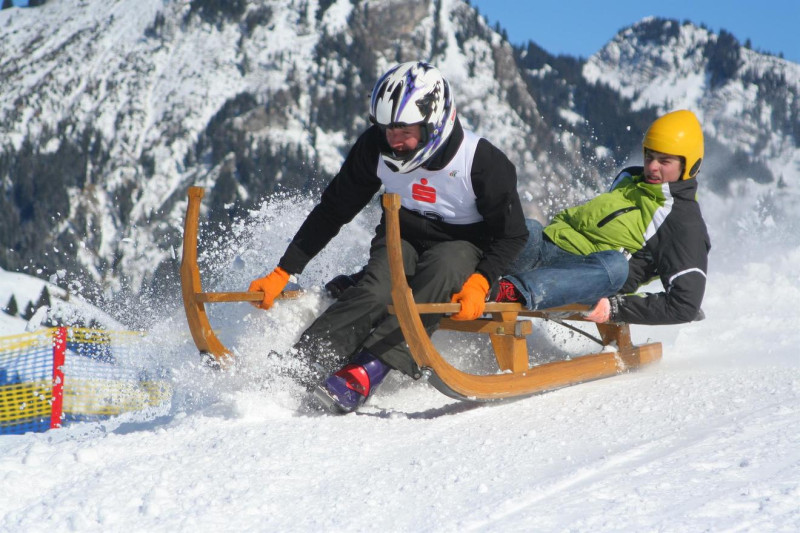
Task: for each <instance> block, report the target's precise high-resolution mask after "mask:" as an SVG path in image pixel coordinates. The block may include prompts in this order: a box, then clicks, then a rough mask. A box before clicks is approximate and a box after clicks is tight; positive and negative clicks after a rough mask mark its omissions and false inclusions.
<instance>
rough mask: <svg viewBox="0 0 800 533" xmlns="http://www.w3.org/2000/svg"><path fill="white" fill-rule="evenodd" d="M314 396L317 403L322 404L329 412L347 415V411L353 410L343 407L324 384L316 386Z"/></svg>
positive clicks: (324, 409)
mask: <svg viewBox="0 0 800 533" xmlns="http://www.w3.org/2000/svg"><path fill="white" fill-rule="evenodd" d="M312 397H313V398H314V400H316V401H317V403H319V404H320V406H322V408H323V411H328V412H329V413H332V414H335V415H346V414H347V413H352V411H348V410H347V409H345V408H344V407H342V406H341V405H340V404H339V402H337V401H336V399H335V398H334V397H333V396H331V395H330V393H328V390H327V389H326V388H325V387H323V386H322V385H317V386H316V387H315V388H314V392H313V393H312Z"/></svg>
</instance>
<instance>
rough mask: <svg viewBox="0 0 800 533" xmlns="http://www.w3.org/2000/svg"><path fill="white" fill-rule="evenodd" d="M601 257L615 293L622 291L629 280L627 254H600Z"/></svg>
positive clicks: (609, 252)
mask: <svg viewBox="0 0 800 533" xmlns="http://www.w3.org/2000/svg"><path fill="white" fill-rule="evenodd" d="M600 255H601V260H602V261H603V265H604V266H605V267H606V271H607V272H608V279H609V281H610V283H611V285H612V286H613V287H614V290H615V291H618V290H620V289H621V288H622V286H623V285H625V281H626V280H627V279H628V259H627V258H626V257H625V254H623V253H622V252H618V251H616V250H609V251H606V252H600Z"/></svg>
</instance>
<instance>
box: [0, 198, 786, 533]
mask: <svg viewBox="0 0 800 533" xmlns="http://www.w3.org/2000/svg"><path fill="white" fill-rule="evenodd" d="M756 196H757V191H754V192H753V195H752V196H751V201H743V200H736V201H734V200H730V199H722V198H717V197H713V196H708V197H705V198H701V200H702V203H703V206H704V210H705V212H706V215H707V218H708V220H709V226H710V231H711V236H712V242H713V245H714V247H713V249H712V254H711V266H710V274H709V285H708V291H707V294H706V298H705V302H704V305H703V308H704V310H705V313H706V316H707V318H706V320H705V321H702V322H698V323H692V324H688V325H684V326H675V327H672V326H669V327H636V326H634V328H633V334H634V337H635V339H634V340H637V341H643V340H646V339H648V338H651V339H654V340H660V341H662V342H663V344H664V357H663V361H662V362H661V363H659V364H657V365H655V366H653V367H650V368H647V369H645V370H643V371H640V372H638V373H634V374H626V375H621V376H618V377H615V378H611V379H606V380H601V381H596V382H592V383H588V384H583V385H580V386H575V387H571V388H566V389H562V390H558V391H554V392H550V393H547V394H543V395H539V396H534V397H530V398H527V399H522V400H518V401H511V402H506V403H500V404H493V405H474V404H466V403H458V402H454V401H452V400H450V399H448V398H446V397H444V396H442V395H441V394H439V393H438V392H436V391H435V390H434V389H433V388H431V387H430V386H428V385H427V384H424V383H415V382H412V381H411V380H409V379H405V378H403V377H401V376H396V375H391V376H390V377H389V378H388V380H387V382H386V383H385V384H384V385H383V386H382V388H381V389H379V390H378V392H377V393H376V394H375V396H374V398H373V399H372V400H371V402H370V403H369V404H368V405H367V406H365V408H364V409H363V410H362V411H361V412H359V413H357V414H351V415H347V416H340V417H335V416H328V415H322V414H318V413H313V412H308V411H307V410H305V409H304V408H303V401H302V399H301V394H300V392H299V388H298V387H296V386H295V385H293V384H292V383H291V382H289V381H287V380H285V379H283V378H280V377H276V374H275V373H274V366H275V365H274V364H273V363H271V362H269V360H268V358H267V357H266V355H267V353H268V352H269V350H271V349H275V350H281V349H284V348H286V347H287V346H289V345H290V344H291V343H292V341H293V339H294V338H296V336H297V335H298V334H299V333H300V331H301V330H302V328H303V327H304V325H306V324H308V323H309V321H310V320H311V319H312V318H313V316H314V315H315V314H317V313H319V312H320V310H321V309H322V308H323V307H324V306H325V305H327V304H328V303H329V300H328V299H327V298H326V297H324V296H323V295H322V294H321V292H320V291H319V290H312V291H311V292H310V293H309V294H308V295H307V296H306V297H304V298H303V299H301V300H298V301H294V302H280V303H279V304H278V305H277V306H276V307H275V308H274V309H272V310H270V311H269V312H263V311H259V310H256V309H253V308H251V307H250V306H248V305H246V304H220V306H219V307H213V308H211V315H212V323H213V324H214V325H215V327H218V328H219V335H220V337H221V338H222V339H223V341H224V342H225V343H226V344H227V345H228V346H229V347H231V348H233V349H235V351H236V352H237V354H238V356H239V361H240V362H239V365H238V366H237V367H236V368H235V369H233V370H231V371H225V372H214V371H209V370H207V369H205V368H203V367H202V366H200V365H199V363H198V359H197V357H196V353H195V350H194V349H193V345H192V343H191V339H190V338H189V336H188V331H187V329H186V326H185V321H184V318H183V314H182V309H180V308H159V307H158V303H157V302H154V303H153V308H152V310H155V312H154V315H158V317H157V318H158V319H157V320H154V321H153V326H152V327H151V328H150V329H149V332H148V333H149V335H148V340H146V341H144V342H146V343H149V347H148V350H149V352H150V353H152V354H154V356H155V359H156V360H157V361H158V364H160V365H162V366H163V367H164V368H167V369H169V371H170V375H171V376H172V381H173V383H172V385H173V388H174V391H175V395H174V397H173V401H172V405H171V406H169V407H168V409H166V410H164V411H163V412H160V413H155V414H152V413H151V414H150V415H149V416H144V415H128V416H126V417H122V418H118V419H114V420H110V421H107V422H104V423H92V424H90V423H85V424H80V425H73V426H69V427H66V428H64V429H61V430H56V431H50V432H47V433H42V434H27V435H22V436H5V437H2V438H0V487H2V488H1V489H0V530H3V531H81V532H84V531H193V532H194V531H341V530H356V531H368V530H370V531H592V532H595V531H685V532H695V531H752V532H764V531H787V532H789V531H798V530H800V354H799V351H798V346H800V306H798V305H797V302H798V301H800V275H799V274H798V272H799V270H798V268H797V265H798V264H800V237H798V231H797V229H798V222H799V221H800V214H798V213H797V208H796V207H794V212H789V213H788V215H787V214H784V215H780V212H779V210H774V211H769V212H765V211H764V210H763V202H761V203H759V202H757V201H756ZM756 204H758V205H761V206H762V209H761V210H759V209H758V208H756V207H755V206H756ZM787 205H790V206H791V205H796V203H793V202H789V203H787ZM310 206H311V204H310V201H309V200H307V199H305V200H301V201H300V202H297V201H293V200H291V199H288V200H287V199H282V200H278V201H276V202H274V203H273V204H271V205H270V206H267V207H265V208H264V209H263V210H262V211H261V212H260V213H255V214H254V218H253V220H251V221H249V222H248V223H247V224H242V225H241V226H240V227H239V228H237V229H236V231H234V233H233V235H232V238H231V239H230V240H229V241H226V242H223V243H220V244H219V245H216V246H215V245H211V246H210V248H209V249H208V250H207V251H206V253H205V255H204V256H203V265H204V266H203V268H204V270H203V273H204V276H205V277H206V279H213V280H214V281H213V282H209V283H208V285H213V287H210V288H213V289H215V290H242V289H244V288H245V287H246V285H247V282H248V281H249V280H250V279H252V278H253V277H255V276H258V275H260V274H262V273H263V272H264V271H266V270H268V269H271V268H272V267H273V265H274V264H275V262H276V261H277V259H278V257H279V256H280V254H281V253H282V251H283V248H284V247H285V244H286V241H287V239H288V238H289V237H290V236H291V235H292V234H293V232H294V230H295V229H296V227H297V225H298V224H299V223H300V221H301V216H302V213H304V212H307V211H308V209H309V208H310ZM377 216H378V215H377V210H376V209H373V210H372V212H370V213H368V214H366V215H364V216H361V217H359V218H357V219H356V221H354V223H353V224H351V226H350V227H349V228H348V230H347V231H345V232H343V233H342V235H340V236H339V237H337V239H336V240H335V241H334V242H333V243H332V244H331V245H330V246H329V248H328V249H327V250H326V251H325V252H324V253H323V254H322V255H321V256H320V257H319V258H317V259H316V260H315V261H314V262H313V263H312V264H311V265H310V267H309V269H308V270H307V272H306V273H304V275H303V276H302V279H301V281H302V282H303V284H304V285H306V286H308V287H314V286H319V285H320V284H321V283H322V282H323V281H324V280H326V279H329V278H330V277H331V276H332V275H334V274H336V273H338V272H341V271H348V270H351V269H353V268H355V267H356V266H358V265H359V264H360V263H361V262H362V261H363V259H364V257H365V256H366V243H367V242H368V239H369V235H370V233H371V228H372V226H373V225H374V223H375V222H376V221H377ZM550 339H553V340H555V342H551V340H550ZM435 340H436V342H437V344H439V345H440V347H441V348H442V349H443V351H445V352H446V353H448V354H449V356H451V357H453V358H455V359H457V360H458V361H459V364H463V365H466V366H478V367H480V366H482V363H478V362H476V361H475V360H477V359H480V358H481V357H485V356H486V355H487V354H488V351H487V348H486V346H485V345H483V344H482V343H480V342H478V341H476V340H474V339H472V340H464V339H463V338H457V337H455V336H453V335H449V336H448V335H446V334H437V337H436V338H435ZM530 344H531V345H532V346H535V347H538V348H541V349H546V348H551V349H557V350H562V351H567V352H569V351H580V350H582V349H584V346H583V345H582V344H581V341H578V340H577V339H575V338H573V337H571V336H568V335H564V334H562V333H559V332H557V331H555V330H551V329H550V328H549V327H545V326H542V325H540V324H537V325H536V327H535V333H534V335H533V336H532V338H531V342H530Z"/></svg>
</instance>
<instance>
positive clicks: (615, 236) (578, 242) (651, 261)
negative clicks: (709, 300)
mask: <svg viewBox="0 0 800 533" xmlns="http://www.w3.org/2000/svg"><path fill="white" fill-rule="evenodd" d="M696 195H697V180H696V179H690V180H685V181H677V182H673V183H664V184H649V183H646V182H645V181H644V176H643V169H642V167H629V168H626V169H625V170H623V171H622V172H621V173H620V174H619V175H618V176H617V178H616V179H615V180H614V183H613V184H612V185H611V189H610V190H609V192H607V193H605V194H601V195H599V196H597V197H596V198H594V199H592V200H590V201H589V202H587V203H585V204H581V205H579V206H577V207H572V208H569V209H566V210H564V211H562V212H561V213H559V214H558V215H556V217H555V218H554V219H553V222H552V223H551V224H550V225H548V226H547V227H546V228H545V230H544V231H545V234H546V235H547V236H548V238H550V240H552V241H553V242H554V243H555V244H557V245H558V246H559V247H560V248H563V249H564V250H566V251H568V252H572V253H575V254H581V255H588V254H590V253H593V252H598V251H602V250H624V251H625V252H626V255H629V256H630V259H629V261H628V279H627V281H626V282H625V285H624V286H623V288H622V290H621V294H623V295H624V296H621V297H616V298H615V300H616V301H615V302H614V303H615V304H617V305H616V306H615V307H616V309H615V311H614V313H613V314H612V320H614V321H620V322H629V323H633V324H678V323H683V322H690V321H692V320H695V318H696V317H697V316H698V313H699V312H700V304H701V303H702V302H703V294H704V293H705V288H706V273H707V269H708V252H709V250H710V249H711V243H710V239H709V237H708V230H707V229H706V224H705V222H704V220H703V215H702V214H701V212H700V206H699V205H698V203H697V200H696ZM656 277H658V278H660V279H661V283H662V285H663V286H664V292H659V293H646V294H632V293H634V292H635V291H636V290H638V288H639V287H640V286H641V285H643V284H645V283H648V282H649V281H651V280H652V279H654V278H656Z"/></svg>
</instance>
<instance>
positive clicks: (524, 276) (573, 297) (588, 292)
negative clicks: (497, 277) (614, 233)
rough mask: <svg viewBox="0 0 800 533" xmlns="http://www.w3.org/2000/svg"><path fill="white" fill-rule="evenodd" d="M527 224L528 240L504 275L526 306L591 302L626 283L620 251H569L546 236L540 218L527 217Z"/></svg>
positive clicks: (554, 305)
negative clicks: (585, 253)
mask: <svg viewBox="0 0 800 533" xmlns="http://www.w3.org/2000/svg"><path fill="white" fill-rule="evenodd" d="M526 224H527V226H528V232H529V236H528V242H527V243H526V244H525V248H524V249H523V250H522V252H521V253H520V254H519V256H518V257H517V259H516V260H515V261H514V263H512V265H511V267H510V268H509V272H511V274H510V275H507V276H504V278H505V279H507V280H508V281H510V282H511V283H513V284H514V287H516V288H517V290H518V291H519V292H520V293H521V294H522V296H523V298H525V307H527V308H528V309H531V310H537V309H547V308H550V307H558V306H561V305H567V304H576V303H577V304H587V305H594V304H596V303H597V301H598V300H599V299H600V298H603V297H606V296H612V295H614V294H616V293H617V292H618V291H619V290H620V289H621V288H622V286H623V285H624V284H625V280H626V279H627V278H628V261H627V259H626V258H625V255H624V254H623V253H622V252H619V251H617V250H607V251H603V252H595V253H592V254H589V255H576V254H572V253H570V252H567V251H564V250H562V249H561V248H559V247H558V246H556V245H555V244H553V243H552V242H551V241H550V240H549V239H546V238H545V237H544V233H543V232H542V230H543V229H544V228H543V227H542V225H541V224H540V223H539V222H537V221H535V220H530V219H529V220H526Z"/></svg>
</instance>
